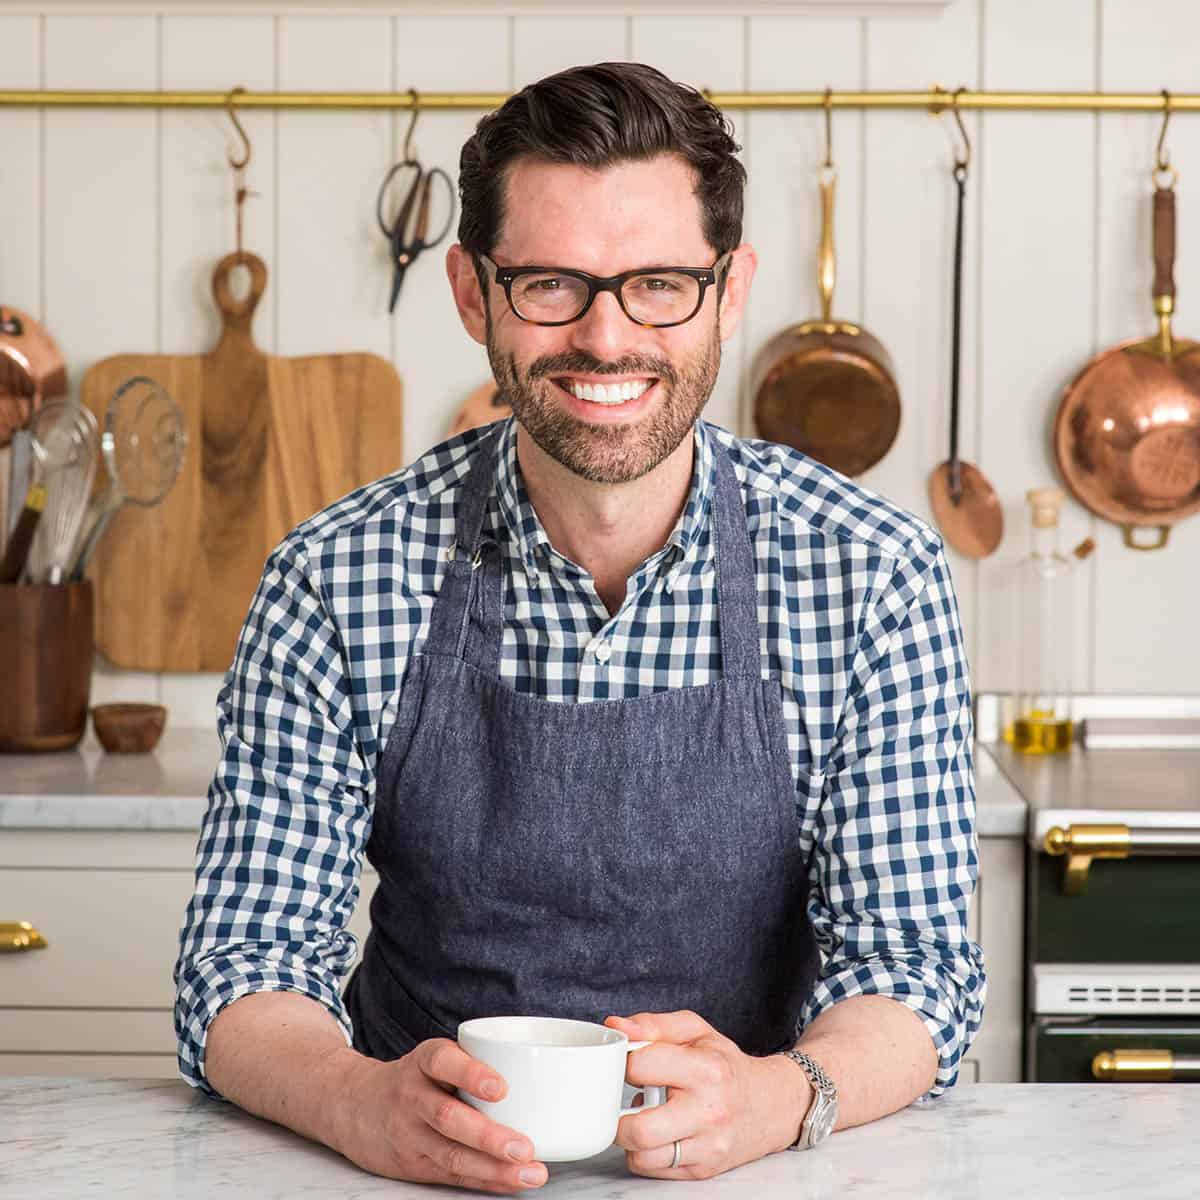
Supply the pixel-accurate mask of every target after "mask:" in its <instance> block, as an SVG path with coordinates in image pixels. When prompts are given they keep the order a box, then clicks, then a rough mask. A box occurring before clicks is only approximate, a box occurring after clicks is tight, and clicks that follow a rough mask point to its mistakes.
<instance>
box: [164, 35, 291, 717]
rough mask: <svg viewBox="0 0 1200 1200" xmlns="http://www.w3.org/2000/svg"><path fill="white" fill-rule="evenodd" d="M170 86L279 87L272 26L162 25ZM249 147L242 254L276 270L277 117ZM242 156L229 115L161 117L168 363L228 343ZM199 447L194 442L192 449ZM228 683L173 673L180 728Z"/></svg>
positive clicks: (268, 118)
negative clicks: (218, 300)
mask: <svg viewBox="0 0 1200 1200" xmlns="http://www.w3.org/2000/svg"><path fill="white" fill-rule="evenodd" d="M162 86H163V87H164V88H168V89H172V90H174V89H178V90H181V91H184V90H214V91H221V90H228V89H230V88H233V87H237V86H241V87H244V88H246V89H247V90H249V91H267V92H269V91H272V90H273V89H274V87H275V23H274V21H273V20H272V19H271V18H270V17H266V16H262V17H228V16H207V17H187V16H178V17H168V18H165V19H164V20H163V24H162ZM238 119H239V120H240V121H241V122H242V125H243V127H244V128H245V130H246V134H247V136H248V137H249V138H250V148H251V157H250V164H249V166H248V167H247V169H246V186H247V187H249V188H250V189H251V191H254V192H257V193H258V195H257V196H250V197H248V198H247V200H246V203H245V206H244V218H243V220H244V226H245V228H244V231H243V238H242V244H243V246H244V247H245V248H246V249H247V250H250V251H252V252H253V253H255V254H257V255H258V256H259V257H260V258H261V259H263V260H264V261H265V262H266V263H267V264H268V269H270V267H271V264H272V259H273V256H274V250H275V205H274V191H275V120H274V117H273V115H272V114H271V113H270V112H263V111H250V112H241V113H239V114H238ZM230 152H233V153H235V154H237V156H238V157H239V158H240V157H241V155H242V144H241V139H240V138H239V137H238V136H237V132H236V131H235V129H234V127H233V123H232V122H231V121H230V120H229V118H228V116H226V114H225V113H224V112H222V111H220V110H216V109H202V110H200V111H198V112H191V111H182V112H180V111H167V112H164V113H163V114H162V164H161V188H162V237H161V246H162V253H161V261H160V268H159V270H160V296H161V313H160V320H161V327H162V340H161V345H160V347H159V348H160V349H161V350H162V351H163V352H164V353H166V354H203V353H206V352H207V351H209V350H211V349H212V348H213V347H214V346H215V344H216V340H217V337H218V336H219V334H220V321H219V319H218V317H217V309H216V304H215V303H214V301H213V298H212V272H213V268H214V267H215V266H216V264H217V262H218V261H219V260H220V259H221V258H223V257H224V256H225V255H226V254H228V253H230V252H231V251H232V250H233V249H234V248H235V246H236V238H235V224H234V211H235V206H234V198H233V190H234V180H233V171H232V170H231V169H230V167H229V162H228V156H229V153H230ZM278 295H279V292H278V289H277V288H272V289H270V290H268V293H267V295H266V296H264V298H263V301H262V304H261V305H260V307H259V310H258V313H257V316H256V319H255V323H254V338H255V341H256V342H257V343H258V345H259V346H261V347H262V348H263V349H264V350H266V351H268V352H270V351H272V350H273V349H274V337H275V322H274V321H273V320H272V311H273V308H274V304H275V302H276V301H277V299H278ZM195 444H196V443H195V442H193V445H195ZM220 684H221V676H220V674H217V673H195V674H189V673H182V672H180V673H171V674H164V675H162V677H161V691H162V703H163V704H165V705H166V706H167V709H168V711H169V712H170V714H171V716H170V719H171V722H172V723H173V724H179V725H208V726H211V725H212V724H213V721H214V716H213V712H214V705H215V703H216V696H217V689H218V688H219V687H220Z"/></svg>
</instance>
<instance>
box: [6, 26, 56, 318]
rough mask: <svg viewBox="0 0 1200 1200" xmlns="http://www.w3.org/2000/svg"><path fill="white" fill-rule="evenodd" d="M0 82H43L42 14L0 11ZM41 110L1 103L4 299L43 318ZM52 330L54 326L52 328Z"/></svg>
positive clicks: (8, 85) (15, 85) (16, 85)
mask: <svg viewBox="0 0 1200 1200" xmlns="http://www.w3.org/2000/svg"><path fill="white" fill-rule="evenodd" d="M0 47H3V50H2V51H0V87H2V88H12V89H20V88H37V87H40V86H41V79H40V78H39V74H38V64H39V63H40V62H41V57H42V56H41V37H40V33H39V21H38V18H37V17H5V16H0ZM39 129H40V115H39V113H37V112H36V111H35V110H31V109H19V108H12V109H2V108H0V146H3V147H4V153H3V154H0V213H3V214H4V219H3V220H2V221H0V301H2V302H3V303H5V304H12V305H15V306H16V307H17V308H20V309H23V310H24V311H25V312H27V313H30V314H32V315H33V316H34V317H35V318H37V319H39V320H42V319H44V317H45V314H44V313H43V312H42V311H41V306H42V305H41V296H40V292H41V247H42V209H41V206H40V204H39V203H38V201H39V199H40V196H39V188H38V183H39V176H40V174H41V166H42V148H41V138H40V136H39ZM50 332H51V334H53V333H54V330H53V329H51V330H50Z"/></svg>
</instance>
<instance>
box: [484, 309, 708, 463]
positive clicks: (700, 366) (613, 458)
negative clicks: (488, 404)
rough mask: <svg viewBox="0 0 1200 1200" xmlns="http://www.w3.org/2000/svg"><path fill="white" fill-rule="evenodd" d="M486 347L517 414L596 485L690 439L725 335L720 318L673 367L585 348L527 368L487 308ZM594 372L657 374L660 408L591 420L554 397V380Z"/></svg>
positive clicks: (542, 444)
mask: <svg viewBox="0 0 1200 1200" xmlns="http://www.w3.org/2000/svg"><path fill="white" fill-rule="evenodd" d="M486 320H487V352H488V362H489V363H491V367H492V374H493V375H495V377H496V383H497V384H498V386H499V388H500V392H501V394H502V396H503V398H504V399H505V400H507V401H508V403H509V405H510V406H511V407H512V410H513V415H514V416H515V417H516V419H517V420H518V421H519V422H520V423H521V425H522V426H524V428H525V431H526V432H527V433H528V434H529V436H530V437H531V438H533V440H534V442H535V443H536V444H537V446H538V447H539V448H540V449H541V450H542V451H544V452H545V453H546V454H548V455H549V456H550V457H551V458H553V459H554V460H555V462H557V463H560V464H561V465H562V466H564V467H566V469H567V470H568V471H571V472H572V473H573V474H575V475H578V476H579V477H580V478H581V479H587V480H589V481H590V482H592V483H631V482H632V481H633V480H635V479H641V477H642V476H643V475H647V474H649V473H650V472H651V471H653V470H654V468H655V467H657V466H658V465H659V463H661V462H662V461H663V460H664V459H666V458H668V457H669V456H670V455H671V454H672V453H673V452H674V451H675V450H676V449H678V447H679V445H680V444H681V443H682V442H683V439H684V438H685V437H687V435H688V433H689V432H690V431H691V429H692V426H693V425H694V424H695V422H696V418H697V417H699V415H700V413H701V411H702V410H703V408H704V406H705V405H706V404H707V403H708V398H709V396H711V395H712V390H713V387H714V385H715V384H716V381H717V372H718V371H719V370H720V367H721V338H720V334H719V332H718V329H717V323H716V321H714V322H713V326H712V336H711V337H710V338H709V340H708V342H707V343H706V344H705V345H703V346H701V347H700V349H699V351H697V352H696V354H695V355H693V357H692V358H691V359H689V360H688V361H687V362H684V363H682V364H680V365H679V366H678V367H676V365H675V364H673V363H671V362H670V361H668V360H667V359H664V358H654V357H651V356H648V355H642V354H639V355H630V356H628V357H626V358H622V359H619V360H618V361H616V362H612V363H605V362H601V361H600V360H599V359H598V358H596V357H595V356H594V355H591V354H588V353H587V352H586V351H583V350H572V351H568V352H565V353H563V354H548V355H545V356H543V357H542V358H537V359H534V361H533V362H532V363H530V364H529V367H528V368H527V369H525V370H522V368H521V367H520V366H519V365H518V364H517V361H516V357H515V356H514V355H512V354H504V353H502V352H501V351H500V350H499V348H498V347H497V346H496V342H495V338H494V336H493V333H492V319H491V312H490V311H489V312H488V313H487V317H486ZM572 371H574V372H579V373H581V374H583V373H586V374H589V375H655V376H657V377H658V382H657V384H656V387H657V388H658V392H659V394H658V396H657V397H656V400H655V406H654V408H653V409H651V410H650V411H649V412H647V413H646V414H645V415H644V416H643V417H642V418H641V420H639V421H633V422H630V423H629V424H624V425H607V424H606V425H589V424H588V423H587V422H586V421H581V420H580V419H579V418H578V417H575V416H573V415H572V414H571V413H569V412H566V411H565V410H564V409H563V408H562V407H561V406H560V405H559V404H558V403H557V401H556V400H555V398H554V396H553V392H552V390H551V389H556V388H557V385H556V384H555V383H554V382H553V379H554V377H555V376H557V375H564V374H567V373H569V372H572Z"/></svg>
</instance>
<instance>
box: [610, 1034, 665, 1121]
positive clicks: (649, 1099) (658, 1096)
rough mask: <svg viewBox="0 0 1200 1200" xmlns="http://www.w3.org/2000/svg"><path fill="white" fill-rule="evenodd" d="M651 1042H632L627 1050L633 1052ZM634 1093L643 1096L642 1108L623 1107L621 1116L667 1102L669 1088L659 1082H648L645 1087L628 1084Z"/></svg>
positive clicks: (619, 1114) (627, 1115)
mask: <svg viewBox="0 0 1200 1200" xmlns="http://www.w3.org/2000/svg"><path fill="white" fill-rule="evenodd" d="M649 1045H650V1043H649V1042H630V1043H629V1045H628V1046H627V1047H626V1050H627V1051H628V1052H630V1053H632V1052H633V1051H634V1050H640V1049H641V1048H642V1047H643V1046H649ZM628 1086H629V1087H630V1088H631V1090H632V1091H633V1093H634V1095H638V1096H641V1098H642V1105H641V1107H640V1108H623V1109H621V1110H620V1112H619V1113H618V1114H617V1115H618V1116H621V1117H632V1116H633V1115H634V1114H635V1113H640V1112H645V1111H646V1109H648V1108H654V1107H655V1106H656V1105H658V1104H666V1102H667V1089H666V1088H665V1087H659V1086H658V1085H657V1084H647V1085H646V1086H645V1087H634V1086H633V1085H632V1084H629V1085H628Z"/></svg>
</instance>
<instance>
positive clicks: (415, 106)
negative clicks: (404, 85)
mask: <svg viewBox="0 0 1200 1200" xmlns="http://www.w3.org/2000/svg"><path fill="white" fill-rule="evenodd" d="M408 94H409V95H410V96H411V97H412V116H411V117H409V119H408V132H407V133H405V135H404V161H405V162H416V157H415V155H414V152H413V144H412V136H413V129H414V128H415V127H416V124H417V117H418V116H419V115H420V113H421V98H420V96H418V95H417V89H416V88H409V89H408Z"/></svg>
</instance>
